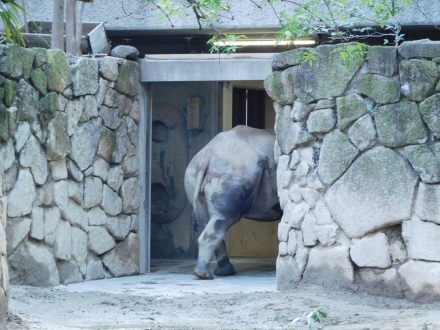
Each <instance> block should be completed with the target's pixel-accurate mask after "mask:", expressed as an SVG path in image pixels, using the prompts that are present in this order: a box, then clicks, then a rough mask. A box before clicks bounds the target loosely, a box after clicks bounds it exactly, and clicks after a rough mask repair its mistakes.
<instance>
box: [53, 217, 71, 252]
mask: <svg viewBox="0 0 440 330" xmlns="http://www.w3.org/2000/svg"><path fill="white" fill-rule="evenodd" d="M53 252H54V257H55V258H56V259H58V260H69V259H70V258H71V256H72V227H71V226H70V223H68V222H67V221H64V220H61V221H60V223H59V224H58V226H57V229H56V233H55V242H54V244H53Z"/></svg>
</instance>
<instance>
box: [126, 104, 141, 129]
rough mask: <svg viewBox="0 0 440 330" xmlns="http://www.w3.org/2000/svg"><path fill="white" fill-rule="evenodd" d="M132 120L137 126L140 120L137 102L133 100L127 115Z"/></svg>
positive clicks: (139, 109)
mask: <svg viewBox="0 0 440 330" xmlns="http://www.w3.org/2000/svg"><path fill="white" fill-rule="evenodd" d="M128 115H129V116H130V117H131V118H133V120H134V121H135V122H136V124H138V125H139V122H140V120H141V108H140V106H139V101H138V100H134V101H133V104H132V106H131V110H130V113H129V114H128Z"/></svg>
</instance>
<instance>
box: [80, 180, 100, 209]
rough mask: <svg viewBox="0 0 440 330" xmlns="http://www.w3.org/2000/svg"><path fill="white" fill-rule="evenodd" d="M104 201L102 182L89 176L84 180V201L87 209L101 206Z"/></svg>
mask: <svg viewBox="0 0 440 330" xmlns="http://www.w3.org/2000/svg"><path fill="white" fill-rule="evenodd" d="M101 201H102V181H101V179H100V178H97V177H94V176H89V177H87V178H86V179H85V180H84V201H83V205H84V207H85V208H86V209H89V208H92V207H94V206H96V205H99V204H100V203H101Z"/></svg>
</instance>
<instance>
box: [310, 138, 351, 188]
mask: <svg viewBox="0 0 440 330" xmlns="http://www.w3.org/2000/svg"><path fill="white" fill-rule="evenodd" d="M358 153H359V150H358V149H357V148H356V147H355V146H354V145H353V144H352V143H351V142H350V140H349V139H348V138H347V137H346V136H345V134H344V133H342V132H341V131H339V130H334V131H333V132H331V133H330V134H328V135H326V136H325V138H324V141H323V143H322V147H321V153H320V155H319V165H318V174H319V177H320V179H321V181H322V182H324V183H325V184H326V185H331V184H332V183H333V182H335V181H336V180H337V179H338V178H339V177H340V176H341V175H342V174H343V173H344V172H345V171H346V170H347V169H348V168H349V167H350V165H351V163H352V162H353V160H354V159H355V158H356V156H357V155H358Z"/></svg>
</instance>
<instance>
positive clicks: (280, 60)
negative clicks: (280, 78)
mask: <svg viewBox="0 0 440 330" xmlns="http://www.w3.org/2000/svg"><path fill="white" fill-rule="evenodd" d="M307 50H308V49H307V48H297V49H293V50H290V51H287V52H282V53H279V54H275V55H274V56H273V57H272V70H273V71H280V70H283V69H286V68H288V67H290V66H294V65H298V64H300V63H301V62H300V55H301V53H303V52H305V51H307Z"/></svg>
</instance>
